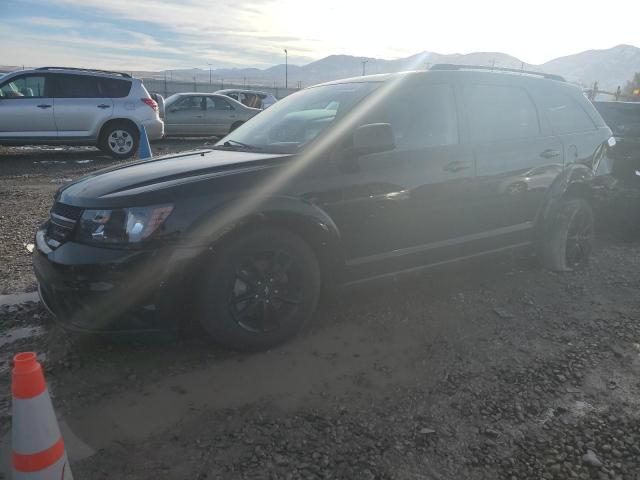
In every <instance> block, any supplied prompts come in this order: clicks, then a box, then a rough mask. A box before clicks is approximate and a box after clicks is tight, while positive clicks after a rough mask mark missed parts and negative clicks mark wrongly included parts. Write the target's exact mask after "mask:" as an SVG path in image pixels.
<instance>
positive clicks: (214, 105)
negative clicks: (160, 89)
mask: <svg viewBox="0 0 640 480" xmlns="http://www.w3.org/2000/svg"><path fill="white" fill-rule="evenodd" d="M164 109H165V119H164V120H165V133H166V135H170V136H201V137H204V136H224V135H226V134H227V133H229V132H231V131H233V130H235V129H236V128H238V127H239V126H240V125H242V124H243V123H244V122H246V121H247V120H249V119H250V118H251V117H253V116H254V115H256V114H258V113H260V110H259V109H257V108H250V107H247V106H246V105H243V104H241V103H240V102H238V101H236V100H233V99H231V98H229V97H225V96H224V95H218V94H215V93H176V94H174V95H171V96H170V97H169V98H167V100H166V101H165V107H164Z"/></svg>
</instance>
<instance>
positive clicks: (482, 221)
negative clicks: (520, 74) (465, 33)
mask: <svg viewBox="0 0 640 480" xmlns="http://www.w3.org/2000/svg"><path fill="white" fill-rule="evenodd" d="M461 90H462V98H463V100H464V105H465V112H466V118H467V124H468V132H469V133H468V134H469V143H470V145H471V146H472V148H473V154H474V157H475V164H476V173H477V178H476V182H475V192H476V201H475V202H474V204H473V207H472V210H473V218H474V222H475V223H476V228H477V230H479V231H482V232H484V235H485V236H486V237H487V238H493V239H494V240H495V239H496V238H498V239H500V240H499V241H498V242H497V243H494V247H499V246H501V245H502V244H514V243H520V242H525V241H529V240H530V238H531V229H532V227H533V221H534V219H535V216H536V212H537V209H538V207H539V206H540V204H541V202H542V201H543V199H544V196H545V194H546V192H547V189H548V188H549V186H550V185H551V183H552V182H553V180H554V179H555V176H554V175H552V173H553V172H557V173H559V172H560V171H561V170H562V164H563V150H562V143H561V141H560V139H559V138H558V137H557V136H556V135H554V134H553V133H552V132H551V131H550V130H549V128H548V126H547V125H546V124H544V123H543V122H541V118H540V114H539V112H538V109H537V107H536V104H535V102H534V100H533V98H532V95H531V94H530V92H529V91H528V90H527V89H526V88H525V87H524V86H523V85H518V84H515V85H513V84H509V83H507V82H504V83H500V82H499V81H496V83H486V84H483V83H472V84H471V83H470V84H466V85H462V86H461Z"/></svg>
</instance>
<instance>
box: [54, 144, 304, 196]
mask: <svg viewBox="0 0 640 480" xmlns="http://www.w3.org/2000/svg"><path fill="white" fill-rule="evenodd" d="M291 156H292V155H282V154H268V153H256V152H239V151H228V150H200V151H195V152H189V153H183V154H179V155H171V156H163V157H158V158H154V159H150V160H144V161H139V162H135V163H130V164H126V165H121V166H118V167H113V168H108V169H104V170H98V171H96V172H94V173H92V174H90V175H88V176H86V177H83V178H80V179H79V180H76V181H75V182H73V183H70V184H68V185H65V186H64V187H62V188H61V189H60V190H59V191H58V193H57V194H56V200H57V201H59V202H62V203H65V204H68V205H75V206H78V207H103V206H124V205H127V204H130V202H131V199H132V197H134V198H135V199H136V201H135V204H139V201H142V202H144V201H145V200H147V199H149V198H150V197H154V196H157V195H158V194H161V193H162V191H165V190H167V189H176V188H178V189H181V188H182V189H185V188H186V189H188V188H190V186H191V185H192V184H193V183H197V182H205V181H208V180H211V179H214V178H217V177H221V176H227V175H232V174H241V173H247V172H255V171H258V170H263V169H270V168H272V167H274V166H277V165H280V164H282V162H283V161H286V160H287V159H289V158H291ZM164 201H166V198H165V199H164ZM127 202H129V203H127Z"/></svg>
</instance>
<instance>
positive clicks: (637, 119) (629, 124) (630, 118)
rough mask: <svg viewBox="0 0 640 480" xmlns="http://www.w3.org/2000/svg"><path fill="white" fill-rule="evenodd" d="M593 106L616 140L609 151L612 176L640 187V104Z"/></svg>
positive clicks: (614, 103) (598, 104)
mask: <svg viewBox="0 0 640 480" xmlns="http://www.w3.org/2000/svg"><path fill="white" fill-rule="evenodd" d="M594 105H595V107H596V109H597V110H598V112H599V113H600V115H602V118H603V119H604V121H605V122H606V123H607V125H609V127H610V128H611V130H612V131H613V135H614V137H615V139H616V145H615V147H614V148H613V149H612V150H611V157H612V160H613V172H612V175H613V176H614V177H615V178H616V179H618V180H620V181H622V182H624V183H626V184H634V185H636V186H640V102H594ZM636 172H638V173H636Z"/></svg>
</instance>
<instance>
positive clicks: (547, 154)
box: [540, 148, 560, 159]
mask: <svg viewBox="0 0 640 480" xmlns="http://www.w3.org/2000/svg"><path fill="white" fill-rule="evenodd" d="M540 156H541V157H542V158H546V159H549V158H555V157H559V156H560V151H559V150H553V149H552V148H547V149H546V150H545V151H544V152H542V153H541V154H540Z"/></svg>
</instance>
